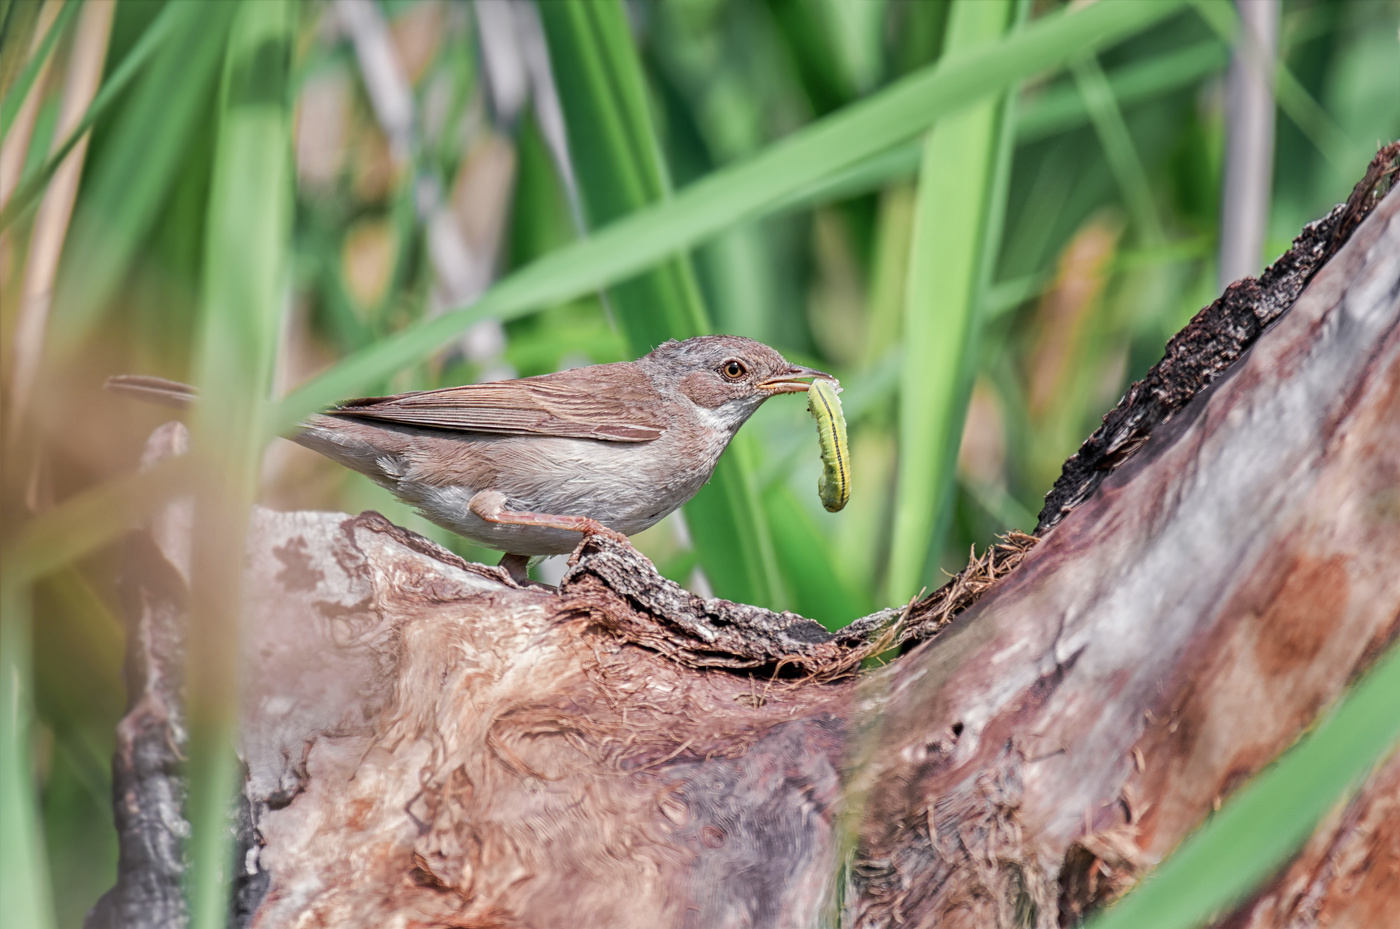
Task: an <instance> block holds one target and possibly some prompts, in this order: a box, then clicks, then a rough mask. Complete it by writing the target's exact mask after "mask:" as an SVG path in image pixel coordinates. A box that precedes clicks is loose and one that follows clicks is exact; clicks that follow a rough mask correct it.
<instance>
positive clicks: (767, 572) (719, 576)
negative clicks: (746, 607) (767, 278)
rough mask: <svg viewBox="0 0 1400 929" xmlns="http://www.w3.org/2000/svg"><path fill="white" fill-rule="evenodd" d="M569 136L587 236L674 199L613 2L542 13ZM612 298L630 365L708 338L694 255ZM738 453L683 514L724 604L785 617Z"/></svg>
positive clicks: (765, 533) (768, 540) (745, 457)
mask: <svg viewBox="0 0 1400 929" xmlns="http://www.w3.org/2000/svg"><path fill="white" fill-rule="evenodd" d="M540 12H541V17H542V20H543V22H544V26H545V36H546V38H547V39H548V42H549V49H550V60H551V64H552V66H553V68H554V73H555V77H556V78H557V81H558V85H559V96H560V100H561V102H562V104H563V107H564V115H565V119H566V123H567V125H568V129H569V142H570V145H569V150H570V157H571V158H572V160H573V164H574V169H575V172H576V174H577V177H578V180H579V192H580V196H581V199H582V201H583V207H584V212H585V214H586V216H587V219H588V221H589V223H590V225H595V226H596V225H603V224H606V223H609V222H612V221H615V220H618V219H621V218H622V217H625V216H627V215H629V214H631V213H633V212H635V211H636V210H638V209H641V208H643V207H645V206H647V205H648V204H651V203H656V202H659V201H664V200H665V199H666V198H667V197H668V196H669V195H670V192H671V183H670V178H669V177H668V174H667V171H666V166H665V162H664V160H663V158H662V155H661V151H660V148H659V147H658V145H657V140H656V130H655V127H654V126H653V125H652V119H651V115H650V112H649V110H648V105H647V88H646V81H645V79H644V76H643V74H642V68H641V62H640V61H639V60H638V58H637V52H636V49H635V48H634V46H633V44H632V36H631V33H630V32H629V30H628V28H627V17H626V12H625V11H624V10H623V8H622V5H621V4H620V3H619V2H617V0H578V2H573V3H559V4H545V5H543V6H542V7H541V8H540ZM608 293H609V298H610V302H611V306H612V308H613V311H614V314H615V318H616V320H617V323H618V325H619V327H620V328H621V329H622V331H623V334H624V335H625V336H626V339H627V342H628V345H629V347H630V349H631V352H632V355H633V356H634V357H636V356H640V355H643V354H646V353H647V352H649V351H651V349H653V348H655V347H656V346H657V345H659V344H661V343H662V342H664V341H666V340H667V339H685V338H689V337H691V336H696V335H702V334H704V333H707V332H709V331H710V329H711V327H710V322H709V314H708V313H707V312H706V310H705V306H704V302H703V299H702V298H701V296H700V289H699V287H698V286H697V284H696V281H695V274H694V271H693V270H692V268H691V264H690V259H689V257H688V256H677V257H673V258H671V259H669V260H667V261H664V262H662V263H661V264H660V265H658V266H657V267H655V268H652V269H651V270H649V271H647V272H646V273H644V274H641V275H638V276H636V277H633V278H630V279H628V280H625V281H621V282H619V283H616V284H614V285H613V286H612V287H611V289H610V290H609V292H608ZM751 456H752V453H751V452H750V451H747V450H746V449H745V441H744V440H743V439H742V438H741V439H740V440H738V441H737V442H736V447H732V448H731V449H730V450H729V451H728V452H726V454H725V455H724V457H723V458H721V459H720V463H719V467H718V468H716V470H715V474H714V477H713V478H712V479H711V481H710V483H709V484H708V485H707V486H706V487H705V488H704V489H703V490H701V492H700V494H699V495H697V496H696V498H695V499H694V500H693V501H692V502H691V503H689V504H687V505H686V508H685V515H686V523H687V525H688V526H689V527H690V532H691V536H692V538H693V539H694V541H695V546H696V550H697V552H698V554H699V557H700V563H701V565H702V566H703V567H704V568H705V573H706V574H707V575H708V576H709V579H710V582H711V584H713V585H714V588H715V590H716V592H718V593H719V594H721V595H722V596H725V597H728V598H731V599H735V600H741V601H744V602H747V603H757V604H763V605H767V606H780V605H781V604H782V601H783V598H784V595H783V592H782V591H783V589H782V581H781V577H780V575H779V574H778V566H777V559H776V556H775V554H774V552H773V542H772V537H771V534H770V530H769V527H768V520H767V517H766V515H765V513H764V511H763V509H762V506H761V504H760V502H759V497H758V494H757V493H756V492H755V490H754V483H753V478H752V471H751V468H750V467H749V465H748V461H749V459H750V458H751Z"/></svg>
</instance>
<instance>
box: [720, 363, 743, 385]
mask: <svg viewBox="0 0 1400 929" xmlns="http://www.w3.org/2000/svg"><path fill="white" fill-rule="evenodd" d="M719 373H720V374H723V375H724V376H725V377H727V378H729V379H730V380H731V381H737V380H738V379H739V378H741V377H743V376H744V375H745V374H748V373H749V369H748V368H746V367H744V364H743V362H741V361H736V360H735V359H733V358H731V359H729V360H728V361H726V362H725V363H724V364H723V365H722V366H721V367H720V369H719Z"/></svg>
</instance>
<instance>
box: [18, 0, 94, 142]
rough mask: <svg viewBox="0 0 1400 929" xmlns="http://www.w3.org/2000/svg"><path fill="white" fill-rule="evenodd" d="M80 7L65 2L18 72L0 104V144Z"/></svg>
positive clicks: (21, 51) (72, 0)
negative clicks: (32, 55) (27, 60)
mask: <svg viewBox="0 0 1400 929" xmlns="http://www.w3.org/2000/svg"><path fill="white" fill-rule="evenodd" d="M80 6H82V3H80V2H79V0H66V2H65V3H64V4H63V9H61V10H59V11H58V15H57V16H55V17H54V20H53V25H51V26H49V31H48V32H46V33H45V34H44V38H43V40H42V42H41V43H40V45H39V47H38V48H37V49H35V50H34V57H33V58H31V59H30V60H29V63H28V64H26V65H25V66H24V70H23V71H21V72H20V75H19V77H18V79H16V80H15V85H14V86H13V87H11V88H10V89H9V91H8V92H7V93H6V94H5V100H4V102H3V103H0V142H3V141H4V140H5V136H7V135H9V133H10V127H11V126H12V125H14V122H15V116H16V115H18V114H19V108H20V107H21V106H23V105H24V101H25V98H26V97H28V96H29V91H30V89H31V88H32V87H33V86H34V81H35V80H36V79H38V77H39V72H40V71H42V70H43V69H44V62H46V61H48V60H49V55H50V54H52V53H53V47H54V45H55V44H57V42H58V38H59V36H61V35H63V31H64V30H65V29H66V28H67V27H68V23H69V22H70V21H71V20H72V19H73V16H74V14H76V13H77V12H78V7H80ZM7 51H9V52H10V53H11V54H15V55H22V54H24V53H25V52H26V51H27V49H21V48H12V49H8V50H7Z"/></svg>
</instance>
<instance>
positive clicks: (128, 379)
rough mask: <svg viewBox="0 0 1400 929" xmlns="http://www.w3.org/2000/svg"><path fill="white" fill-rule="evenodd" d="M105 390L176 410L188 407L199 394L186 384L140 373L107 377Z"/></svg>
mask: <svg viewBox="0 0 1400 929" xmlns="http://www.w3.org/2000/svg"><path fill="white" fill-rule="evenodd" d="M107 390H108V391H109V392H110V393H114V394H120V395H121V396H124V397H135V398H136V399H137V400H145V401H146V402H147V403H159V404H161V405H162V406H173V407H175V408H176V409H178V410H183V409H186V408H188V407H189V405H190V404H191V403H193V402H194V401H195V399H196V398H197V397H198V396H199V394H198V392H197V391H195V389H194V388H193V387H191V386H190V385H188V384H181V383H180V382H179V381H167V380H166V379H165V378H163V377H146V376H144V375H140V374H118V375H116V376H115V377H109V378H107Z"/></svg>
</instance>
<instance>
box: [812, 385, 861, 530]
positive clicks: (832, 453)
mask: <svg viewBox="0 0 1400 929" xmlns="http://www.w3.org/2000/svg"><path fill="white" fill-rule="evenodd" d="M836 390H837V388H835V387H833V386H832V383H831V382H830V381H823V380H817V381H813V382H812V386H811V388H810V389H808V391H807V411H808V412H809V413H811V414H812V418H813V419H815V420H816V421H817V439H818V440H819V441H820V442H821V444H822V476H821V477H820V478H818V479H817V496H819V497H821V501H822V506H824V507H826V508H827V510H828V511H829V512H831V513H835V512H836V511H837V510H839V509H841V508H843V507H844V506H845V505H846V501H847V500H850V499H851V453H850V450H849V449H847V448H846V417H845V415H844V414H843V413H842V412H841V400H840V398H839V397H837V396H836Z"/></svg>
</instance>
